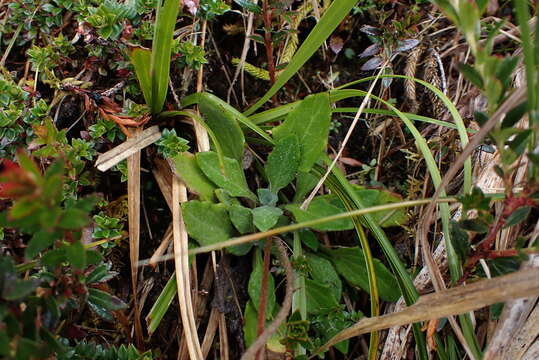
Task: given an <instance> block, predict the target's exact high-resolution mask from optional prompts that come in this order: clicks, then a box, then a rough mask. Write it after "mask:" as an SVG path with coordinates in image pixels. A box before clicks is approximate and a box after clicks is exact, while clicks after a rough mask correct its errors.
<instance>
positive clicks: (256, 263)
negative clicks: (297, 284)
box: [247, 250, 276, 319]
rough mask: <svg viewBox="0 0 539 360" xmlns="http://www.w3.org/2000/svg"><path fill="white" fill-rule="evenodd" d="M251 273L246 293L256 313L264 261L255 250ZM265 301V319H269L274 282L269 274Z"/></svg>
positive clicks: (272, 301) (271, 313)
mask: <svg viewBox="0 0 539 360" xmlns="http://www.w3.org/2000/svg"><path fill="white" fill-rule="evenodd" d="M253 257H254V258H253V271H252V272H251V277H250V278H249V285H248V287H247V291H248V293H249V297H250V298H251V301H252V302H253V305H254V308H255V311H257V312H258V307H259V306H260V292H261V290H262V272H263V271H264V269H263V268H264V261H263V259H262V255H261V254H260V250H257V251H256V252H255V253H254V254H253ZM267 294H268V296H267V299H266V319H271V317H272V315H273V309H274V308H275V305H276V303H275V280H274V279H273V276H272V275H271V273H269V274H268V291H267Z"/></svg>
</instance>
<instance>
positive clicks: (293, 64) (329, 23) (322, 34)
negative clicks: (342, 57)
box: [244, 0, 357, 116]
mask: <svg viewBox="0 0 539 360" xmlns="http://www.w3.org/2000/svg"><path fill="white" fill-rule="evenodd" d="M356 3H357V1H356V0H336V1H333V2H332V4H331V5H330V6H329V8H328V9H327V10H326V12H325V13H324V15H323V16H322V17H321V18H320V21H319V22H318V24H316V26H315V27H314V28H313V30H312V31H311V32H310V33H309V36H307V39H305V41H304V42H303V44H301V46H300V48H299V49H298V51H297V52H296V54H295V55H294V57H292V60H291V61H290V63H288V65H287V66H286V68H285V69H284V71H283V72H282V73H281V75H279V77H278V78H277V80H276V81H275V83H274V84H273V86H272V87H271V88H270V89H269V90H268V92H267V93H266V94H264V96H263V97H262V98H261V99H260V100H258V101H257V102H256V104H254V105H253V106H251V107H250V108H249V109H247V111H245V113H244V114H245V115H247V116H248V115H251V114H252V113H254V112H255V111H256V109H258V108H259V107H260V106H262V105H263V104H264V103H265V102H266V101H268V100H269V99H270V98H271V97H272V96H273V95H275V93H277V91H279V89H280V88H281V87H282V86H283V85H284V84H286V82H287V81H288V80H290V78H291V77H292V76H294V75H295V74H296V72H298V70H299V69H300V68H301V67H302V66H303V64H305V63H306V62H307V60H309V58H310V57H311V56H312V55H313V54H314V53H315V51H316V50H317V49H318V48H319V47H320V46H321V45H322V43H323V42H324V41H325V40H326V39H327V38H328V37H329V36H330V35H331V33H332V32H333V30H335V28H336V27H337V26H338V25H339V24H340V22H341V21H342V19H344V17H345V16H346V15H348V12H349V11H350V10H351V9H352V8H353V7H354V6H355V5H356Z"/></svg>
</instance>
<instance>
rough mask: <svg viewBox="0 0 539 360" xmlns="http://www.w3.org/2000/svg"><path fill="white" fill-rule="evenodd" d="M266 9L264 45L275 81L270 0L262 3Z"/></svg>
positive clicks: (272, 81) (270, 72)
mask: <svg viewBox="0 0 539 360" xmlns="http://www.w3.org/2000/svg"><path fill="white" fill-rule="evenodd" d="M262 10H263V11H264V45H265V47H266V56H267V58H268V72H269V77H270V82H271V84H272V85H273V84H274V83H275V61H274V59H273V42H272V41H271V29H272V26H271V15H272V11H271V10H270V8H269V5H268V0H264V3H263V5H262Z"/></svg>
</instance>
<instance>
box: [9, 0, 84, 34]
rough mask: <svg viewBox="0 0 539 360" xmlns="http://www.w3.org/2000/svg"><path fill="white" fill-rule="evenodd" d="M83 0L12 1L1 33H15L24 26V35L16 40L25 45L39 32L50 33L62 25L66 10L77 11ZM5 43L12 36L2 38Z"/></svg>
mask: <svg viewBox="0 0 539 360" xmlns="http://www.w3.org/2000/svg"><path fill="white" fill-rule="evenodd" d="M82 3H83V2H77V1H73V0H51V1H46V2H44V1H37V0H19V1H10V2H9V4H8V6H7V8H8V11H9V15H8V16H6V18H5V20H6V21H5V22H1V23H0V33H2V34H4V35H7V36H9V35H12V36H13V35H14V34H15V33H16V29H17V28H18V27H19V26H21V27H22V36H19V37H18V38H17V40H16V44H17V45H24V44H26V43H28V42H29V41H32V40H34V39H36V37H37V35H38V34H39V33H41V34H50V33H51V31H52V30H54V29H57V28H58V27H61V26H62V24H63V15H64V12H65V11H76V10H78V9H79V8H80V7H81V6H82ZM2 40H3V42H4V44H5V43H7V41H11V40H12V39H11V38H6V39H4V38H2Z"/></svg>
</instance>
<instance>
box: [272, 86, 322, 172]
mask: <svg viewBox="0 0 539 360" xmlns="http://www.w3.org/2000/svg"><path fill="white" fill-rule="evenodd" d="M330 121H331V107H330V102H329V94H327V93H320V94H315V95H309V96H307V97H306V98H305V99H304V100H303V101H302V102H301V103H300V104H299V105H298V106H297V107H296V108H294V110H292V111H291V112H290V113H289V114H288V116H287V117H286V119H285V121H284V122H283V123H282V124H281V125H279V126H278V127H276V128H274V129H273V137H274V138H275V140H277V141H280V140H282V139H284V138H285V137H288V136H290V135H296V136H297V139H298V142H299V146H300V149H301V161H300V165H299V168H298V170H299V171H302V172H308V171H309V170H310V169H311V168H312V166H313V165H314V163H315V162H316V161H318V159H319V158H320V156H321V155H322V153H323V152H324V151H325V150H326V147H327V141H328V134H329V124H330Z"/></svg>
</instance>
